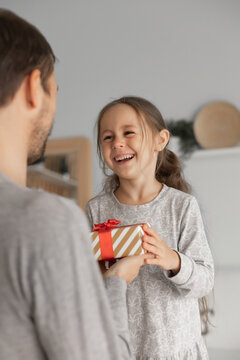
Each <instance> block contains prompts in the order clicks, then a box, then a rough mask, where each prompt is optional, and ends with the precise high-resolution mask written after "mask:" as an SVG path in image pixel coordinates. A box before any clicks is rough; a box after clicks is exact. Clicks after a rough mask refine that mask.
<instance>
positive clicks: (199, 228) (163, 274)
mask: <svg viewBox="0 0 240 360" xmlns="http://www.w3.org/2000/svg"><path fill="white" fill-rule="evenodd" d="M97 126H98V153H99V156H100V160H101V163H102V166H103V170H104V173H105V175H107V168H108V169H110V170H111V174H110V175H107V178H106V183H105V188H104V192H103V193H101V194H100V195H98V196H96V197H95V198H93V199H92V200H90V202H89V203H88V206H87V215H88V218H89V222H90V225H91V226H92V227H93V225H94V223H102V222H105V221H107V220H108V219H110V218H115V219H117V220H119V221H121V225H131V224H136V223H149V224H150V226H151V227H149V226H148V225H144V231H145V235H144V236H143V244H142V246H143V248H144V249H145V250H146V251H148V252H150V253H152V254H154V258H153V259H146V260H145V265H144V266H142V268H141V269H140V272H139V275H138V276H137V278H136V279H135V280H134V281H133V282H132V283H131V284H130V285H128V290H127V305H128V314H129V328H130V334H131V344H132V350H133V353H134V355H135V358H136V359H138V360H140V359H141V360H143V359H144V360H146V359H155V360H158V359H159V360H160V359H161V360H162V359H164V360H168V359H169V360H170V359H171V360H181V359H184V360H188V359H191V360H200V359H204V360H205V359H208V354H207V350H206V346H205V344H204V341H203V339H202V336H201V322H200V314H199V306H198V299H200V298H202V297H204V296H205V295H207V294H208V293H209V292H210V291H211V289H212V287H213V279H214V270H213V259H212V255H211V252H210V249H209V246H208V242H207V239H206V235H205V232H204V227H203V222H202V218H201V214H200V210H199V207H198V204H197V201H196V199H195V198H194V197H193V196H192V195H190V194H189V186H188V184H187V183H186V182H185V181H184V179H183V177H182V174H181V166H180V163H179V161H178V159H177V157H176V155H175V154H174V153H173V152H171V151H170V150H168V149H167V147H166V146H167V144H168V141H169V132H168V130H167V129H166V126H165V124H164V121H163V118H162V116H161V114H160V112H159V110H158V109H157V108H156V107H155V106H154V105H153V104H152V103H150V102H149V101H147V100H145V99H142V98H138V97H133V96H131V97H123V98H121V99H118V100H115V101H113V102H111V103H109V104H108V105H106V106H105V107H104V108H103V109H102V111H101V112H100V114H99V117H98V121H97Z"/></svg>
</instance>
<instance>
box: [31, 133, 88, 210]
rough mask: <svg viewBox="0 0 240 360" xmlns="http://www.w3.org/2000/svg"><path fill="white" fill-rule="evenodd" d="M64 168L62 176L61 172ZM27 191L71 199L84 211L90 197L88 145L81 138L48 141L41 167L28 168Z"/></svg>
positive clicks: (86, 141)
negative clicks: (64, 172)
mask: <svg viewBox="0 0 240 360" xmlns="http://www.w3.org/2000/svg"><path fill="white" fill-rule="evenodd" d="M62 166H63V168H64V167H66V170H67V173H66V177H65V176H64V175H62V174H61V169H62ZM27 184H28V186H29V187H31V188H42V189H44V190H46V191H49V192H53V193H55V194H58V195H61V196H65V197H69V198H71V199H74V200H75V201H76V202H77V204H78V205H79V206H80V207H81V208H82V209H83V210H85V207H86V204H87V202H88V201H89V200H90V199H91V197H92V158H91V142H90V140H89V139H87V138H85V137H81V136H79V137H73V138H61V139H52V140H48V142H47V146H46V151H45V160H44V164H38V165H34V166H31V167H29V168H28V178H27Z"/></svg>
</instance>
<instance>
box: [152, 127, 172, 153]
mask: <svg viewBox="0 0 240 360" xmlns="http://www.w3.org/2000/svg"><path fill="white" fill-rule="evenodd" d="M169 137H170V134H169V131H168V130H167V129H163V130H161V131H159V133H158V134H157V135H156V139H155V141H156V142H155V150H156V151H157V152H159V151H162V150H163V149H164V148H165V146H167V144H168V141H169Z"/></svg>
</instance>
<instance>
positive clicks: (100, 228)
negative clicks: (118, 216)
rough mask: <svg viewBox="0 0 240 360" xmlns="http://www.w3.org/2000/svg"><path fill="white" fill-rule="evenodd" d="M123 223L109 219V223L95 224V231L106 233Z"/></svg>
mask: <svg viewBox="0 0 240 360" xmlns="http://www.w3.org/2000/svg"><path fill="white" fill-rule="evenodd" d="M120 222H121V221H118V220H115V219H109V220H108V222H103V223H101V224H94V229H93V231H106V230H110V229H114V228H115V227H116V225H118V224H120Z"/></svg>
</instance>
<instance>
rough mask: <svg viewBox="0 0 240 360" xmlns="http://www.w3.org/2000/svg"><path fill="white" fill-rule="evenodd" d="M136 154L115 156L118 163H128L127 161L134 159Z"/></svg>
mask: <svg viewBox="0 0 240 360" xmlns="http://www.w3.org/2000/svg"><path fill="white" fill-rule="evenodd" d="M134 156H135V155H134V154H126V155H118V156H115V157H114V160H115V161H116V162H117V163H126V162H127V161H129V160H132V159H133V158H134Z"/></svg>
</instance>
